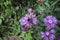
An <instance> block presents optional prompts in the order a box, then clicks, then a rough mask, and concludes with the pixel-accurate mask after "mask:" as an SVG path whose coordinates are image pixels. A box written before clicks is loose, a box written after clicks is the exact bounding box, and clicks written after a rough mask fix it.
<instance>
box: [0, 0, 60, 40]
mask: <svg viewBox="0 0 60 40" xmlns="http://www.w3.org/2000/svg"><path fill="white" fill-rule="evenodd" d="M29 8H32V9H33V10H34V12H35V14H36V16H37V19H38V21H39V24H38V25H37V26H36V27H35V26H34V27H33V28H32V29H31V30H29V31H28V32H27V33H26V34H23V33H22V30H21V27H22V26H21V25H20V23H19V19H20V18H21V17H23V16H24V15H25V14H27V13H28V9H29ZM49 14H50V15H54V16H56V17H57V19H58V20H59V21H60V0H0V37H3V36H4V35H8V36H19V37H22V38H23V39H24V40H41V38H40V35H39V33H40V31H41V29H42V27H44V24H43V22H42V20H43V18H44V17H45V16H46V15H49ZM42 24H43V25H42ZM59 26H60V25H58V28H56V31H57V34H56V35H57V36H58V35H60V27H59ZM27 35H28V36H27Z"/></svg>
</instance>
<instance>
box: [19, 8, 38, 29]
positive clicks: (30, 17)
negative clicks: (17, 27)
mask: <svg viewBox="0 0 60 40" xmlns="http://www.w3.org/2000/svg"><path fill="white" fill-rule="evenodd" d="M29 12H30V13H29V14H26V15H25V16H24V17H22V18H21V19H20V20H19V22H20V24H21V25H22V26H27V27H29V28H31V27H32V26H31V25H32V24H37V18H36V15H35V14H33V13H32V9H29ZM31 13H32V14H31Z"/></svg>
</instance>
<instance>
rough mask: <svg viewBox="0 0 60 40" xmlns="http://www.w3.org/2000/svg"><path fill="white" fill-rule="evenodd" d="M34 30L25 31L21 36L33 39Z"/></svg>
mask: <svg viewBox="0 0 60 40" xmlns="http://www.w3.org/2000/svg"><path fill="white" fill-rule="evenodd" d="M31 34H32V31H31V30H29V31H28V32H26V33H23V32H22V34H21V35H20V37H22V38H23V39H24V40H32V35H31Z"/></svg>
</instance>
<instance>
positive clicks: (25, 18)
mask: <svg viewBox="0 0 60 40" xmlns="http://www.w3.org/2000/svg"><path fill="white" fill-rule="evenodd" d="M27 19H28V18H27V17H22V18H21V19H20V20H19V22H20V24H21V25H22V26H24V25H26V24H27V22H28V21H27Z"/></svg>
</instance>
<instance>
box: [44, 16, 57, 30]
mask: <svg viewBox="0 0 60 40" xmlns="http://www.w3.org/2000/svg"><path fill="white" fill-rule="evenodd" d="M44 23H45V25H46V26H47V28H46V29H47V30H48V29H49V30H50V29H51V28H54V27H55V25H56V24H57V19H56V18H55V17H52V16H50V15H49V16H46V18H44Z"/></svg>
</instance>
